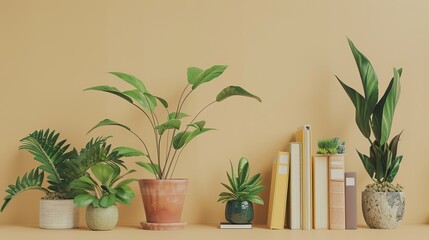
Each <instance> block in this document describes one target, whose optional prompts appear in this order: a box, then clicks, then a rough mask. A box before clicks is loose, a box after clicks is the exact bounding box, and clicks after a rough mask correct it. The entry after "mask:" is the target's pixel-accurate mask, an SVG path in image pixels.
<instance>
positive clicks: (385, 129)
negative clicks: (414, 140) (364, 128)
mask: <svg viewBox="0 0 429 240" xmlns="http://www.w3.org/2000/svg"><path fill="white" fill-rule="evenodd" d="M393 74H394V77H393V84H392V88H391V89H390V91H389V93H388V94H387V97H386V101H385V103H384V106H383V117H382V122H381V138H380V145H383V144H385V143H386V142H387V141H388V139H389V135H390V129H391V127H392V121H393V114H394V113H395V108H396V104H397V103H398V99H399V95H400V92H401V85H400V83H399V79H400V76H399V72H398V70H396V69H393Z"/></svg>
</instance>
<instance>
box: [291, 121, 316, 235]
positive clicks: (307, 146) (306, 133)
mask: <svg viewBox="0 0 429 240" xmlns="http://www.w3.org/2000/svg"><path fill="white" fill-rule="evenodd" d="M295 138H296V141H297V142H301V143H302V155H301V156H302V172H301V173H302V179H301V180H302V186H301V207H302V216H301V227H302V229H303V230H309V229H312V228H313V226H312V225H313V224H312V223H313V221H312V219H313V216H312V215H313V211H312V202H311V201H312V190H311V187H312V186H311V185H312V180H311V179H312V171H311V127H310V126H309V125H304V126H303V127H301V128H300V129H298V130H297V131H296V133H295Z"/></svg>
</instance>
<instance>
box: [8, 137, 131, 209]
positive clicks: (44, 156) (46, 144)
mask: <svg viewBox="0 0 429 240" xmlns="http://www.w3.org/2000/svg"><path fill="white" fill-rule="evenodd" d="M59 137H60V134H59V133H55V131H51V130H49V129H47V130H39V131H35V132H33V133H31V134H29V135H28V136H27V137H25V138H23V139H22V140H21V142H22V145H21V146H20V148H19V149H23V150H27V151H28V152H30V153H31V154H32V155H33V157H34V159H35V160H36V161H37V162H39V163H40V166H38V167H37V168H35V169H32V170H31V171H30V172H29V173H26V174H25V175H24V176H23V177H22V178H21V179H20V177H18V178H17V180H16V182H15V184H11V185H9V186H8V188H9V189H7V190H6V192H7V193H8V194H9V195H7V196H6V197H5V198H4V204H3V206H2V208H1V211H3V210H4V209H5V208H6V206H7V205H8V204H9V202H10V200H12V199H13V198H14V197H16V196H17V195H18V194H20V193H22V192H24V191H27V190H31V189H36V190H41V191H43V192H45V194H46V196H45V197H44V198H45V199H69V198H73V197H75V196H76V195H78V194H80V193H81V191H79V190H76V189H71V188H70V184H71V182H72V181H73V180H75V179H78V178H79V177H81V176H83V175H85V174H86V171H87V170H88V169H90V168H91V167H92V166H94V165H95V164H97V163H100V162H102V163H106V164H109V165H119V166H124V165H123V161H122V160H120V158H121V157H122V156H123V155H121V153H120V152H122V153H127V152H126V150H124V149H120V148H119V149H118V150H114V151H111V145H108V144H107V142H106V141H107V139H108V137H98V138H96V139H95V140H94V139H91V140H90V141H89V142H88V143H87V144H86V146H85V147H84V148H82V150H81V151H80V152H79V153H78V152H77V151H76V150H75V149H73V150H71V151H67V150H68V148H69V144H66V140H61V141H60V140H58V139H59ZM129 151H130V150H129ZM129 151H128V154H130V153H129ZM45 173H46V175H47V178H46V180H47V183H48V187H47V188H44V187H42V184H43V180H44V176H45Z"/></svg>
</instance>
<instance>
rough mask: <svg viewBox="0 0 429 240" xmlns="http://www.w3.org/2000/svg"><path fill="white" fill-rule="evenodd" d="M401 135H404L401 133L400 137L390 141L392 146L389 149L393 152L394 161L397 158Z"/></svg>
mask: <svg viewBox="0 0 429 240" xmlns="http://www.w3.org/2000/svg"><path fill="white" fill-rule="evenodd" d="M401 134H402V132H400V133H399V134H398V135H396V136H395V137H394V138H392V140H391V141H390V144H389V149H390V151H391V152H392V158H393V159H395V158H396V153H397V150H398V143H399V140H400V138H401Z"/></svg>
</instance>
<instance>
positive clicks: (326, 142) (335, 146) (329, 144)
mask: <svg viewBox="0 0 429 240" xmlns="http://www.w3.org/2000/svg"><path fill="white" fill-rule="evenodd" d="M339 141H340V138H338V137H333V138H330V139H322V140H319V141H318V142H317V146H318V147H319V149H318V150H317V154H323V155H327V154H344V152H345V151H346V142H344V141H343V142H342V143H340V142H339Z"/></svg>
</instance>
